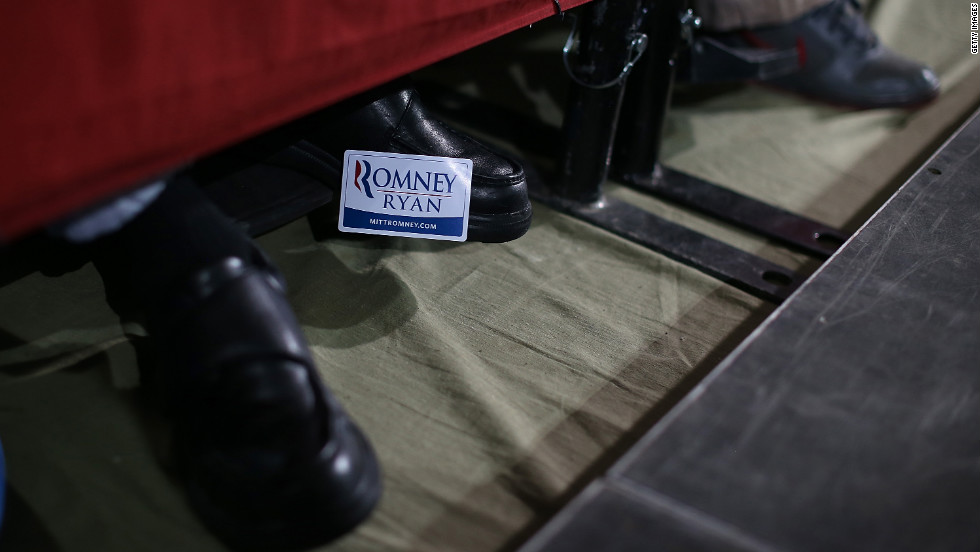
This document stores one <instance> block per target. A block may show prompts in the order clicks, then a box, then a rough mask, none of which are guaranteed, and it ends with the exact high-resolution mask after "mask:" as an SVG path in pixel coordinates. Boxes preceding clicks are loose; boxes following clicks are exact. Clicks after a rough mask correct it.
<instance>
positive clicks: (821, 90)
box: [712, 0, 939, 108]
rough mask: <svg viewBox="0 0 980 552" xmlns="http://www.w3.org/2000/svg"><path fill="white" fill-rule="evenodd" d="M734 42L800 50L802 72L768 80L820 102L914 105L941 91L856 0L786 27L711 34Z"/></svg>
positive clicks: (834, 5)
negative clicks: (883, 38)
mask: <svg viewBox="0 0 980 552" xmlns="http://www.w3.org/2000/svg"><path fill="white" fill-rule="evenodd" d="M712 36H713V37H714V38H715V39H716V40H720V41H721V42H724V43H726V44H728V45H729V46H735V47H740V48H746V47H747V48H760V49H771V48H776V49H787V48H794V47H795V48H796V49H797V50H798V52H799V66H800V67H799V70H798V71H797V72H795V73H792V74H789V75H786V76H782V77H778V78H775V79H772V80H767V81H765V83H766V84H768V85H772V86H774V87H776V88H780V89H783V90H788V91H791V92H795V93H798V94H801V95H803V96H806V97H809V98H813V99H816V100H820V101H824V102H828V103H832V104H837V105H845V106H852V107H858V108H882V107H910V106H916V105H920V104H923V103H926V102H928V101H929V100H931V99H933V98H935V97H936V95H937V94H938V93H939V79H938V78H937V77H936V75H935V73H933V72H932V70H931V69H929V68H928V67H926V66H924V65H922V64H920V63H916V62H914V61H911V60H909V59H906V58H904V57H902V56H900V55H898V54H896V53H895V52H893V51H892V50H889V49H888V48H886V47H884V46H883V45H882V44H881V43H880V42H879V41H878V38H877V37H876V36H875V34H874V32H873V31H872V30H871V29H870V28H869V27H868V24H867V22H866V21H865V20H864V17H863V16H862V14H861V11H860V6H859V5H858V4H857V2H856V1H855V0H834V1H832V2H830V3H829V4H827V5H826V6H821V7H820V8H817V9H815V10H813V11H810V12H808V13H806V14H804V15H803V16H801V17H799V18H797V19H796V20H794V21H791V22H789V23H786V24H784V25H776V26H771V27H761V28H755V29H749V30H746V31H741V32H730V33H720V34H717V35H712Z"/></svg>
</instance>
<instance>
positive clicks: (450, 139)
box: [306, 80, 531, 242]
mask: <svg viewBox="0 0 980 552" xmlns="http://www.w3.org/2000/svg"><path fill="white" fill-rule="evenodd" d="M345 105H346V106H348V107H349V109H348V110H347V111H346V112H345V113H344V114H343V115H341V116H339V117H336V115H334V114H336V111H332V112H330V113H331V115H333V116H334V117H336V118H331V119H326V118H325V119H323V120H322V121H321V122H320V123H319V124H318V125H317V127H316V128H315V129H313V130H311V131H309V132H308V133H307V136H306V139H307V141H308V142H309V144H307V145H306V146H307V147H309V145H313V146H315V148H314V150H311V155H322V154H323V153H325V154H326V155H327V156H328V158H329V159H332V161H331V162H332V163H335V164H336V166H338V167H339V166H340V160H341V159H343V155H344V151H346V150H366V151H380V152H393V153H406V154H416V155H434V156H440V157H456V158H464V159H470V160H472V161H473V187H472V190H471V194H470V220H469V227H468V230H467V232H468V239H469V240H470V241H482V242H505V241H509V240H513V239H517V238H519V237H521V236H522V235H524V233H525V232H527V230H528V228H529V227H530V225H531V202H530V200H529V199H528V195H527V178H526V176H525V174H524V167H523V166H522V165H521V163H519V162H518V161H517V160H515V159H513V158H512V157H510V156H508V155H506V154H503V153H501V152H499V151H496V150H494V149H491V148H490V147H488V146H486V145H484V144H482V143H480V142H478V141H477V140H475V139H473V138H472V137H470V136H468V135H466V134H464V133H462V132H460V131H458V130H455V129H453V128H451V127H449V126H448V125H446V124H445V123H443V122H442V121H440V120H439V119H437V118H435V117H434V116H432V115H431V114H430V113H429V112H428V111H427V110H426V108H425V107H424V106H423V105H422V102H421V100H420V98H419V95H418V93H417V92H416V91H415V89H414V88H413V87H412V86H411V84H409V83H408V82H407V81H404V80H401V81H397V82H395V83H392V84H390V85H388V86H386V87H384V88H382V89H380V92H379V91H372V92H370V93H368V94H365V95H363V96H361V97H359V98H355V99H353V100H351V101H349V102H346V104H345ZM321 150H322V151H321ZM338 184H339V182H338Z"/></svg>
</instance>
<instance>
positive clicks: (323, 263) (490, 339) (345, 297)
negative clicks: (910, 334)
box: [0, 0, 980, 552]
mask: <svg viewBox="0 0 980 552" xmlns="http://www.w3.org/2000/svg"><path fill="white" fill-rule="evenodd" d="M872 21H873V23H874V26H875V28H876V29H878V31H879V33H880V34H881V36H882V37H883V40H884V41H885V43H887V44H890V45H893V46H894V47H895V48H896V49H898V50H900V51H902V52H904V53H906V54H909V55H913V56H915V57H917V58H918V59H920V60H922V61H925V62H927V63H929V64H931V65H932V66H933V67H934V68H936V70H937V71H938V72H939V74H940V75H941V78H942V81H943V85H944V94H943V95H942V96H941V98H940V99H939V100H937V101H936V102H933V103H932V104H930V105H928V106H926V107H925V108H924V109H921V110H919V111H915V112H911V113H909V112H905V111H899V110H884V111H848V110H842V109H837V108H833V107H824V106H817V105H813V104H810V103H807V102H805V101H803V100H801V99H798V98H795V97H790V96H786V95H782V94H778V93H774V92H769V91H766V90H764V89H760V88H757V87H742V86H735V87H731V86H725V87H709V88H703V89H694V88H690V87H687V88H682V89H679V90H678V93H677V101H676V106H675V108H674V109H673V110H672V111H671V114H670V118H669V121H668V124H667V131H666V138H665V144H664V152H663V158H664V160H665V161H666V162H667V163H669V164H670V165H672V166H674V167H676V168H680V169H682V170H686V171H688V172H691V173H694V174H697V175H699V176H703V177H706V178H709V179H712V180H714V181H716V182H719V183H724V184H725V185H728V186H730V187H732V188H735V189H738V190H741V191H743V192H744V193H747V194H750V195H753V196H756V197H760V198H764V199H766V200H768V201H770V202H772V203H776V204H778V205H780V206H783V207H786V208H789V209H791V210H794V211H797V212H802V213H805V214H807V215H809V216H811V217H814V218H817V219H819V220H822V221H825V222H827V223H830V224H832V225H838V226H845V227H847V228H848V229H850V230H853V229H855V228H856V227H857V226H858V225H859V224H860V222H861V221H862V220H864V219H865V218H866V217H867V216H868V215H869V214H870V213H871V212H873V210H874V209H875V208H876V207H877V206H878V205H880V204H881V202H882V201H883V200H884V199H885V198H886V197H887V195H888V193H890V191H892V190H893V189H895V187H897V186H898V185H899V184H900V183H901V181H902V180H904V178H905V177H906V176H907V175H908V174H909V171H910V170H911V169H913V168H915V167H916V166H917V165H918V164H919V163H921V161H922V160H923V157H922V156H923V153H924V152H926V153H928V152H930V151H932V149H933V148H935V147H936V146H937V145H938V144H937V142H936V141H937V139H940V138H941V137H943V136H945V133H948V132H949V131H950V130H951V128H952V127H954V126H955V125H956V124H957V123H958V121H960V120H962V118H963V117H964V116H965V115H966V114H967V113H968V112H970V111H972V110H973V109H974V108H975V106H976V104H977V102H978V100H980V79H978V78H977V77H978V63H977V62H978V60H980V58H978V57H976V56H970V54H969V5H968V3H967V2H963V1H960V0H941V1H936V2H914V1H912V0H882V1H880V2H878V3H877V4H876V5H875V6H874V9H873V11H872ZM558 25H559V23H558V22H551V23H548V24H543V25H540V26H536V27H535V28H532V29H529V30H524V31H520V33H518V36H517V38H518V39H519V40H517V39H513V40H510V42H506V41H504V42H501V44H500V45H496V44H495V45H490V46H488V47H486V48H481V49H477V50H475V51H473V52H471V53H470V54H469V55H470V56H471V57H470V58H466V57H465V56H464V57H463V58H460V59H462V60H463V61H459V60H450V61H449V62H447V63H446V64H445V67H444V68H443V70H442V71H443V73H442V74H443V76H444V75H446V74H450V75H451V74H453V72H454V71H456V72H458V75H457V77H458V78H459V82H458V84H459V85H460V87H461V88H462V89H463V90H468V91H471V92H472V91H477V92H479V90H480V89H481V87H482V86H486V83H487V82H489V81H492V80H496V81H498V82H504V83H506V85H507V86H511V85H513V86H514V87H515V88H518V87H519V88H521V89H523V90H524V91H525V99H524V102H525V103H526V104H527V105H530V106H532V110H533V111H534V114H535V115H537V116H540V117H541V118H543V119H545V120H549V121H552V122H554V121H556V120H557V119H558V118H559V113H560V109H559V108H558V107H557V105H555V103H554V100H553V96H554V95H553V94H550V93H548V92H547V91H545V90H544V89H543V88H542V87H541V86H539V85H538V84H537V83H538V82H539V81H541V80H542V79H543V78H544V76H543V75H542V74H540V73H537V72H531V71H529V70H528V69H527V68H526V67H522V66H521V65H520V64H514V63H513V62H514V60H515V59H520V58H510V59H505V60H501V59H500V55H499V53H500V51H502V50H504V51H506V50H508V49H509V48H512V46H513V44H514V43H516V42H522V44H521V48H524V51H525V54H526V56H527V59H529V60H530V59H532V58H534V59H537V58H541V57H548V59H550V60H551V61H550V62H549V63H551V64H552V67H558V68H559V69H558V72H557V73H555V75H556V77H555V79H559V78H560V76H561V74H560V62H559V61H558V58H557V57H556V52H557V49H558V48H560V45H561V42H562V37H560V36H557V34H556V33H553V32H551V30H554V29H559V30H561V29H562V27H560V26H558ZM564 29H567V27H564ZM549 56H550V57H549ZM474 59H475V60H481V59H484V60H486V59H489V60H494V59H496V60H498V61H497V62H496V63H497V65H492V64H482V65H479V67H480V70H479V71H475V70H473V67H477V66H478V65H475V63H476V62H474V61H473V60H474ZM551 70H552V71H554V69H551ZM467 71H468V72H467ZM436 72H438V68H437V69H436ZM545 76H546V75H545ZM548 78H550V77H548ZM557 82H559V83H560V82H561V81H557ZM554 86H555V85H554V84H552V87H554ZM561 86H562V85H560V84H559V86H558V88H561ZM608 191H609V193H611V194H614V195H616V196H618V197H621V198H624V199H627V200H629V201H632V202H636V203H639V204H642V205H644V206H646V207H648V208H650V209H651V210H653V211H655V212H658V213H661V214H663V215H665V216H667V217H669V218H671V219H674V220H679V221H682V222H684V223H685V224H689V225H691V226H694V227H696V228H699V229H701V230H702V231H704V232H707V233H709V234H711V235H714V236H718V237H721V238H724V239H725V240H727V241H729V242H731V243H733V244H734V245H737V246H739V247H742V248H745V249H748V250H750V251H758V252H760V254H762V255H764V256H766V257H769V258H771V259H774V260H776V261H778V262H781V263H783V264H786V265H787V266H794V267H797V266H801V265H804V264H806V263H805V262H804V259H803V258H802V257H800V256H799V255H796V254H791V253H787V252H785V251H784V250H782V249H779V248H776V247H774V246H771V245H767V244H766V243H765V242H763V241H760V240H757V239H755V238H751V237H749V236H747V235H745V234H743V233H740V232H736V231H733V230H731V229H729V228H726V227H724V226H723V225H719V224H715V223H709V222H706V221H704V220H702V219H701V218H700V217H697V216H695V215H692V214H690V213H687V212H684V211H680V210H678V209H675V208H671V207H667V206H665V205H663V204H661V203H659V202H657V201H654V200H650V199H648V198H644V197H642V196H640V195H639V194H636V193H634V192H631V191H629V190H627V189H624V188H621V187H619V186H616V185H615V184H614V183H611V184H610V185H609V187H608ZM260 242H261V244H262V246H263V247H264V248H265V249H266V250H267V251H268V252H269V253H270V254H271V255H272V256H273V257H274V258H275V260H276V261H277V262H278V263H279V265H280V266H281V267H282V269H283V271H284V272H285V274H286V276H287V278H288V280H289V284H290V298H291V300H292V303H293V305H294V306H295V308H296V311H297V314H298V316H299V319H300V320H301V322H302V324H303V328H304V331H305V332H306V335H307V337H308V338H309V340H310V342H311V344H312V348H313V351H314V353H315V355H316V360H317V363H318V366H319V368H320V370H321V372H322V374H323V376H324V378H325V380H326V381H327V382H328V384H329V385H330V387H331V388H332V389H333V390H334V391H335V392H336V394H337V395H338V396H339V398H340V399H341V401H342V402H343V403H344V404H345V405H346V407H347V408H348V409H349V411H350V412H351V414H352V415H353V416H354V418H355V419H356V420H357V421H358V422H359V423H360V424H361V426H362V427H363V428H364V429H365V430H366V432H367V433H368V435H369V436H370V438H371V440H372V442H373V443H374V445H375V447H376V449H377V451H378V454H379V457H380V459H381V462H382V464H383V467H384V471H385V495H384V498H383V501H382V503H381V505H380V507H379V509H378V510H377V512H376V513H375V515H374V516H373V517H372V518H371V520H370V521H369V522H368V523H366V524H365V525H363V526H362V527H361V528H359V529H358V530H357V531H356V532H355V533H354V534H353V535H351V536H349V537H347V538H345V539H343V540H341V541H339V542H337V543H335V545H333V546H332V547H329V548H330V549H331V550H350V551H355V550H356V551H380V550H423V551H426V550H465V551H481V550H497V549H500V548H505V547H508V546H513V545H514V544H515V543H516V542H518V541H519V539H520V537H521V536H522V535H523V534H524V532H526V531H527V529H528V528H529V527H533V526H534V525H535V524H537V523H540V522H541V520H542V519H543V518H544V517H546V515H547V514H548V513H550V512H551V511H552V510H553V509H554V508H555V507H557V505H558V504H559V503H560V500H561V498H562V497H563V496H566V495H567V493H568V492H569V489H574V488H575V486H576V485H581V483H582V482H583V481H585V480H587V479H588V477H590V476H591V475H593V474H594V473H595V470H597V469H599V468H601V467H602V466H604V465H606V464H607V463H608V462H609V461H610V460H611V459H612V458H614V457H615V455H616V454H617V453H618V452H621V451H622V450H623V448H624V447H625V446H627V445H628V444H629V443H630V442H631V441H632V440H633V439H635V438H636V437H637V436H638V434H639V432H641V431H642V430H643V429H644V428H646V427H649V425H650V424H651V423H652V422H653V421H654V420H655V419H656V418H657V417H658V416H659V415H661V414H662V412H663V411H664V410H665V409H666V408H667V407H668V406H669V405H670V404H671V403H672V402H673V401H675V400H676V398H677V397H678V396H679V395H680V394H681V393H682V392H683V390H684V389H686V388H689V387H690V385H691V384H692V382H694V381H696V380H697V379H698V378H699V377H701V376H703V374H704V372H705V371H706V370H708V369H710V368H711V367H712V366H713V365H714V364H716V363H717V362H718V360H719V359H720V358H721V357H722V356H723V355H724V354H725V353H726V352H728V351H730V350H731V348H732V347H734V346H735V345H736V344H737V343H738V341H739V340H740V339H742V338H743V337H744V336H745V335H746V334H747V332H748V331H750V330H751V329H752V328H753V327H755V326H756V325H757V324H758V323H759V322H760V321H761V320H762V319H763V318H764V317H765V316H766V315H767V314H768V313H769V312H770V311H771V309H772V308H773V307H772V305H770V304H767V303H765V302H763V301H761V300H758V299H755V298H753V297H751V296H749V295H747V294H745V293H742V292H740V291H737V290H735V289H733V288H731V287H729V286H726V285H724V284H721V283H719V282H717V281H715V280H713V279H712V278H709V277H707V276H704V275H702V274H701V273H699V272H697V271H695V270H693V269H690V268H687V267H685V266H681V265H679V264H677V263H675V262H673V261H670V260H667V259H666V258H664V257H662V256H661V255H658V254H655V253H651V252H649V251H647V250H644V249H643V248H641V247H637V246H635V245H633V244H631V243H628V242H626V241H624V240H621V239H619V238H616V237H614V236H612V235H610V234H608V233H606V232H603V231H600V230H597V229H595V228H592V227H590V226H588V225H586V224H583V223H581V222H578V221H576V220H573V219H571V218H568V217H566V216H563V215H559V214H556V213H555V212H553V211H551V210H549V209H548V208H545V207H543V206H540V205H537V206H536V212H535V223H534V225H533V226H532V228H531V230H530V232H529V233H528V234H527V235H526V236H525V237H523V238H521V239H519V240H517V241H515V242H512V243H509V244H504V245H486V244H448V243H443V242H433V241H427V240H406V239H393V238H378V239H374V238H361V237H345V238H337V239H331V240H327V241H324V242H319V243H318V242H316V241H314V240H313V238H312V236H311V233H310V231H309V228H308V226H307V225H306V223H305V222H304V221H298V222H296V223H293V224H291V225H289V226H286V227H284V228H282V229H280V230H278V231H276V232H274V233H272V234H270V235H267V236H265V237H263V238H261V239H260ZM809 268H813V267H812V263H811V266H809ZM127 335H130V336H133V337H135V338H138V336H139V335H141V330H140V328H138V327H135V326H133V327H129V326H127V327H126V328H123V327H121V326H120V325H119V323H118V321H117V318H116V316H115V315H114V314H113V313H112V312H111V311H110V310H109V309H108V308H107V307H106V305H105V304H104V302H103V295H102V288H101V283H100V281H99V279H98V276H97V274H96V273H95V271H94V270H93V269H92V268H91V266H87V267H85V268H83V269H82V270H80V271H78V272H75V273H72V274H69V275H67V276H64V277H60V278H46V277H43V276H41V275H39V274H34V275H31V276H28V277H25V278H23V279H21V280H19V281H17V282H15V283H13V284H11V285H9V286H6V287H5V288H2V289H0V439H2V441H3V445H4V447H5V450H6V453H7V459H8V472H9V484H10V495H11V497H10V498H11V505H10V506H11V507H10V512H9V515H8V517H7V525H8V526H7V527H6V529H5V531H6V535H5V536H4V545H5V546H4V552H15V551H31V552H38V551H40V552H43V551H46V550H54V551H64V552H68V551H99V552H121V551H126V552H130V551H133V550H140V551H143V550H147V551H176V550H179V551H185V552H187V551H210V550H220V549H221V545H220V543H218V542H217V541H216V540H214V539H213V538H212V537H211V536H210V535H209V534H208V533H207V532H206V531H205V530H204V529H203V528H202V527H201V525H200V524H199V522H198V521H197V519H196V518H195V517H194V515H193V513H192V512H191V511H190V510H189V509H188V508H187V506H186V505H185V503H184V498H183V496H182V494H181V490H180V488H179V487H178V486H177V485H176V483H175V481H174V478H173V476H172V474H171V472H170V471H168V469H167V468H166V466H167V459H166V453H165V451H166V440H167V431H166V425H165V424H164V423H163V422H162V420H161V419H160V417H159V416H158V415H157V414H156V413H155V412H154V410H153V409H152V408H151V407H150V406H149V402H148V401H146V400H145V399H146V397H144V395H143V394H142V393H141V390H140V389H139V387H138V372H137V368H136V354H135V348H134V346H133V345H132V344H131V342H130V340H129V339H128V338H127ZM665 397H666V399H665Z"/></svg>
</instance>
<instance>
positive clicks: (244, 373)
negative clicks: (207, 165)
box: [96, 185, 381, 550]
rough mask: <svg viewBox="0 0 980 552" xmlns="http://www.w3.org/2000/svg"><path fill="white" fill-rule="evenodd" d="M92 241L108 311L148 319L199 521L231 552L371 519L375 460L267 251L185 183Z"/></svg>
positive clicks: (276, 546)
mask: <svg viewBox="0 0 980 552" xmlns="http://www.w3.org/2000/svg"><path fill="white" fill-rule="evenodd" d="M97 247H98V249H97V252H96V253H97V254H96V266H97V267H98V268H99V270H100V272H101V273H102V275H103V279H104V281H105V283H106V292H107V295H108V296H110V297H113V298H114V300H113V303H115V304H114V307H115V308H117V310H125V309H124V308H121V307H120V305H119V304H120V302H124V303H129V304H130V305H134V306H136V307H137V308H138V310H139V311H140V312H141V314H142V315H143V318H144V321H145V325H146V328H147V331H148V333H149V336H150V341H151V342H152V344H153V349H154V350H155V356H156V360H157V361H158V365H159V370H158V371H157V374H156V381H155V383H157V384H158V385H159V386H160V388H162V392H161V394H162V396H163V399H164V401H165V403H164V405H165V407H166V409H167V411H168V413H169V414H170V415H171V416H172V417H173V419H174V452H175V460H176V463H177V466H178V468H179V471H180V474H181V478H182V479H183V481H184V483H185V485H186V488H187V492H188V496H189V498H190V502H191V504H192V506H193V507H194V508H195V510H196V511H197V512H198V514H199V515H200V517H201V519H202V520H203V521H204V522H205V525H207V526H208V528H209V529H210V530H211V531H212V532H214V533H215V534H216V535H217V536H218V537H220V538H221V539H222V540H223V541H225V543H227V544H228V545H230V546H232V547H233V548H236V549H243V550H258V549H263V550H269V549H272V550H281V549H282V550H288V549H301V548H307V547H312V546H316V545H320V544H324V543H326V542H329V541H331V540H333V539H335V538H337V537H339V536H340V535H343V534H344V533H346V532H347V531H349V530H351V529H352V528H353V527H354V526H356V525H357V524H358V523H359V522H361V521H362V520H364V519H365V518H366V517H367V516H368V515H369V513H370V512H371V510H372V508H373V507H374V505H375V503H376V502H377V500H378V498H379V495H380V492H381V483H380V475H379V469H378V464H377V461H376V459H375V456H374V453H373V451H372V450H371V447H370V445H369V444H368V442H367V440H366V439H365V438H364V436H363V435H362V433H361V432H360V430H359V429H358V428H357V427H356V426H355V425H354V424H353V423H352V422H351V421H350V419H349V418H348V417H347V415H346V414H345V412H344V411H343V409H342V408H341V406H340V404H339V403H338V402H337V401H336V399H334V397H333V396H332V395H331V394H330V392H329V391H328V390H327V389H326V387H325V386H324V385H323V383H322V382H321V381H320V378H319V376H318V375H317V372H316V368H315V364H314V362H313V359H312V357H311V354H310V352H309V349H308V347H307V345H306V342H305V340H304V338H303V334H302V331H301V330H300V327H299V325H298V323H297V321H296V319H295V317H294V315H293V313H292V310H291V309H290V307H289V304H288V301H287V300H286V297H285V295H284V293H283V288H284V283H283V280H282V278H281V276H280V275H279V274H278V273H277V271H276V270H275V268H274V267H273V266H272V265H271V263H270V262H269V261H268V260H267V259H266V257H265V255H264V254H262V252H261V251H260V250H259V249H258V248H257V247H256V246H255V245H254V244H253V243H252V242H251V241H250V240H249V239H248V238H247V237H246V236H245V235H244V234H242V233H241V231H240V230H239V229H238V228H236V227H235V226H234V225H233V224H232V223H231V222H230V221H228V220H227V219H225V218H224V217H223V216H222V215H221V214H220V213H218V211H217V210H216V209H215V208H214V207H213V206H212V205H211V204H210V203H208V202H207V201H206V200H205V199H204V197H203V196H202V195H201V194H200V192H199V191H197V190H196V189H195V188H194V187H193V186H187V185H171V186H168V189H167V190H166V191H164V192H163V194H161V196H160V198H159V199H157V201H156V202H154V203H153V204H152V205H150V207H149V208H147V209H146V211H144V212H143V213H142V214H140V215H139V216H138V217H137V218H136V219H134V220H133V222H131V223H130V224H129V225H127V226H126V227H124V228H123V229H122V230H120V231H119V232H117V233H116V234H115V235H113V236H110V237H109V238H106V239H105V240H104V241H103V242H102V243H100V244H98V246H97ZM223 255H227V256H223Z"/></svg>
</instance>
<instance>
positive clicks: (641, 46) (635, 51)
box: [561, 15, 649, 90]
mask: <svg viewBox="0 0 980 552" xmlns="http://www.w3.org/2000/svg"><path fill="white" fill-rule="evenodd" d="M569 17H571V19H572V30H571V31H570V32H569V33H568V40H566V41H565V46H564V47H563V48H562V49H561V53H562V55H561V59H562V62H563V63H564V64H565V71H566V72H567V73H568V76H569V77H570V78H571V79H572V81H573V82H575V83H576V84H578V85H579V86H584V87H586V88H591V89H593V90H603V89H605V88H610V87H613V86H616V85H617V84H621V83H622V82H623V81H624V80H626V77H627V76H628V75H629V73H630V71H631V70H632V69H633V66H634V65H636V62H637V61H639V59H640V56H642V55H643V52H645V51H646V49H647V43H648V42H649V39H648V38H647V35H646V34H644V33H632V34H630V35H629V38H630V46H629V55H628V57H627V60H626V64H625V65H623V70H622V71H620V72H619V75H618V76H617V77H616V78H614V79H613V80H611V81H609V82H607V83H603V84H591V83H587V82H585V81H583V80H582V79H580V78H579V77H577V76H576V75H575V72H574V71H573V70H572V66H571V63H569V61H568V54H569V52H571V51H572V48H574V47H575V45H576V43H577V42H578V38H577V37H576V33H577V31H578V18H577V17H575V16H572V15H570V16H569Z"/></svg>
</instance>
